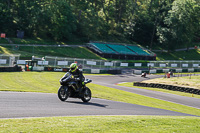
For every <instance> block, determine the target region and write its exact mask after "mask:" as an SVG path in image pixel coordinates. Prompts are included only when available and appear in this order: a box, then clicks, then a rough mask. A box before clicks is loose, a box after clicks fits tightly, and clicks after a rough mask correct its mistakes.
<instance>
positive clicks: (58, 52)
mask: <svg viewBox="0 0 200 133" xmlns="http://www.w3.org/2000/svg"><path fill="white" fill-rule="evenodd" d="M0 54H21V55H20V59H23V58H29V59H31V57H32V56H33V55H35V56H37V57H44V56H55V57H56V56H57V57H70V58H85V59H103V58H102V57H100V56H98V55H96V54H94V53H92V52H91V51H89V50H88V49H87V48H84V47H42V46H18V49H17V50H15V48H14V47H13V46H0Z"/></svg>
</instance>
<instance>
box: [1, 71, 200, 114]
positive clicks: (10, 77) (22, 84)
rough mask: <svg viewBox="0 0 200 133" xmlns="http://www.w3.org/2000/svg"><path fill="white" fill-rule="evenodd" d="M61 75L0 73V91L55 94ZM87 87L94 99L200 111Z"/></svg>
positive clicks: (117, 91) (114, 91)
mask: <svg viewBox="0 0 200 133" xmlns="http://www.w3.org/2000/svg"><path fill="white" fill-rule="evenodd" d="M63 75H64V73H63V72H13V73H9V72H5V73H0V79H1V80H0V91H25V92H44V93H57V90H58V88H59V86H60V85H59V79H60V78H61V77H62V76H63ZM87 86H88V87H89V88H90V89H91V90H92V94H93V97H96V98H102V99H109V100H114V101H121V102H126V103H132V104H138V105H144V106H149V107H154V108H161V109H166V110H171V111H176V112H182V113H187V114H193V115H199V116H200V110H199V109H196V108H192V107H188V106H184V105H179V104H175V103H171V102H167V101H163V100H159V99H154V98H150V97H146V96H142V95H138V94H134V93H130V92H126V91H122V90H118V89H114V88H109V87H105V86H101V85H96V84H93V83H90V84H88V85H87Z"/></svg>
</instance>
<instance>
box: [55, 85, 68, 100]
mask: <svg viewBox="0 0 200 133" xmlns="http://www.w3.org/2000/svg"><path fill="white" fill-rule="evenodd" d="M62 89H64V90H63V91H65V96H64V97H62V96H61V93H62V92H61V91H62ZM66 90H67V91H66ZM69 94H70V93H69V89H65V88H64V87H63V86H60V88H59V89H58V98H59V99H60V100H61V101H65V100H67V98H68V97H69Z"/></svg>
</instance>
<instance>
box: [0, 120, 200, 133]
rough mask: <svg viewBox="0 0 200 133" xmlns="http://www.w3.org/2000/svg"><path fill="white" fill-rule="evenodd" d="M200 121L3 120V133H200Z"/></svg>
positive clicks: (1, 123) (0, 122) (0, 121)
mask: <svg viewBox="0 0 200 133" xmlns="http://www.w3.org/2000/svg"><path fill="white" fill-rule="evenodd" d="M199 123H200V118H199V117H172V116H77V117H51V118H27V119H0V125H1V126H0V130H1V133H8V132H9V133H15V132H17V133H28V132H31V133H35V132H37V133H38V132H48V133H61V132H65V133H71V132H73V133H80V132H81V133H84V132H85V133H86V132H87V133H95V132H102V133H105V132H106V133H113V132H115V133H116V132H118V133H122V132H123V133H125V132H140V133H143V132H162V133H169V132H181V133H189V132H190V133H196V132H199V129H200V125H199Z"/></svg>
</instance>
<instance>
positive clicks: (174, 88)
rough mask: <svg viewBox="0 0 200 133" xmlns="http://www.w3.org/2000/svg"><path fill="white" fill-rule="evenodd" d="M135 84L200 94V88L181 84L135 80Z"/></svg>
mask: <svg viewBox="0 0 200 133" xmlns="http://www.w3.org/2000/svg"><path fill="white" fill-rule="evenodd" d="M133 85H134V86H141V87H152V88H161V89H167V90H173V91H181V92H186V93H192V94H197V95H200V89H195V88H189V87H181V86H174V85H166V84H157V83H141V82H135V83H133Z"/></svg>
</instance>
